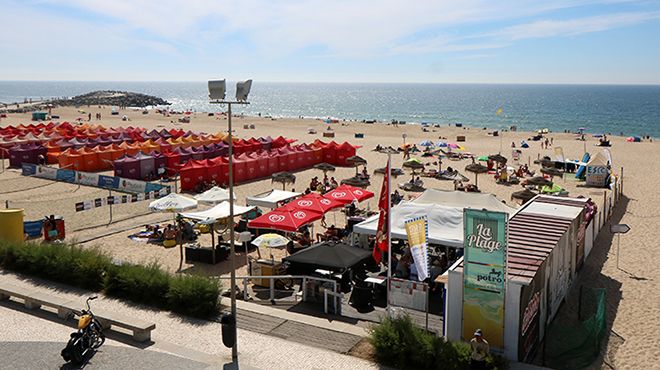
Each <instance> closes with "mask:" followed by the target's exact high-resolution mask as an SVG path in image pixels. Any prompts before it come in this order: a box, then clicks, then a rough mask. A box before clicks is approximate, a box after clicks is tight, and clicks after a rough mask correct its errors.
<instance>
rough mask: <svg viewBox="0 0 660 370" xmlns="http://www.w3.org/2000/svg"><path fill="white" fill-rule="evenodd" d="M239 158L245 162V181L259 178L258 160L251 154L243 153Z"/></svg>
mask: <svg viewBox="0 0 660 370" xmlns="http://www.w3.org/2000/svg"><path fill="white" fill-rule="evenodd" d="M239 158H240V159H241V160H243V161H245V172H246V175H245V179H246V180H248V181H249V180H254V179H256V178H257V177H259V173H258V171H259V164H258V161H257V159H256V158H254V157H253V156H252V155H250V154H249V153H247V152H246V153H243V154H241V155H240V156H239Z"/></svg>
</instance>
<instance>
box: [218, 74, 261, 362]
mask: <svg viewBox="0 0 660 370" xmlns="http://www.w3.org/2000/svg"><path fill="white" fill-rule="evenodd" d="M226 86H227V85H226V82H225V80H218V81H209V99H210V103H211V104H227V126H228V127H227V129H228V131H229V136H228V138H229V249H230V252H229V255H230V260H231V273H230V284H231V287H230V289H231V290H230V292H231V293H230V294H231V316H232V317H233V320H234V325H233V328H232V330H233V337H234V343H233V345H232V348H231V359H232V362H234V363H238V338H237V335H236V334H237V331H236V290H235V289H234V287H235V286H236V250H235V246H234V139H233V134H232V128H231V106H232V104H250V103H248V102H247V96H248V94H249V93H250V88H251V87H252V80H247V81H243V82H238V83H236V100H234V101H228V100H225V91H226ZM213 248H215V246H213Z"/></svg>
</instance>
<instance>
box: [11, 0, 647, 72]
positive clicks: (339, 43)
mask: <svg viewBox="0 0 660 370" xmlns="http://www.w3.org/2000/svg"><path fill="white" fill-rule="evenodd" d="M216 78H227V79H229V80H242V79H247V78H252V79H254V80H258V81H285V82H428V83H574V84H581V83H585V84H660V1H658V0H654V1H649V0H643V1H635V0H620V1H617V0H574V1H569V0H536V1H528V0H516V1H508V0H460V1H458V0H413V1H410V0H409V1H398V0H286V1H285V0H185V1H184V0H181V1H175V0H0V80H55V81H60V80H64V81H88V80H89V81H206V80H209V79H216Z"/></svg>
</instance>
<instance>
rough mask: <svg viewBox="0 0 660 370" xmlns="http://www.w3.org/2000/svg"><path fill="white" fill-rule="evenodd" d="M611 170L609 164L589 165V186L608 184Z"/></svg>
mask: <svg viewBox="0 0 660 370" xmlns="http://www.w3.org/2000/svg"><path fill="white" fill-rule="evenodd" d="M608 177H609V170H608V169H607V166H601V165H595V166H594V165H592V166H589V165H587V186H598V187H604V186H605V185H606V184H607V178H608Z"/></svg>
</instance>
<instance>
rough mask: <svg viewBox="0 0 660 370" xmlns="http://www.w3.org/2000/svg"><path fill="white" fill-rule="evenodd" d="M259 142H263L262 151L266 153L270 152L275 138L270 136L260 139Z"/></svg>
mask: <svg viewBox="0 0 660 370" xmlns="http://www.w3.org/2000/svg"><path fill="white" fill-rule="evenodd" d="M259 141H260V142H261V149H263V150H266V151H268V150H270V148H271V146H272V145H273V138H272V137H270V136H267V137H260V138H259Z"/></svg>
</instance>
